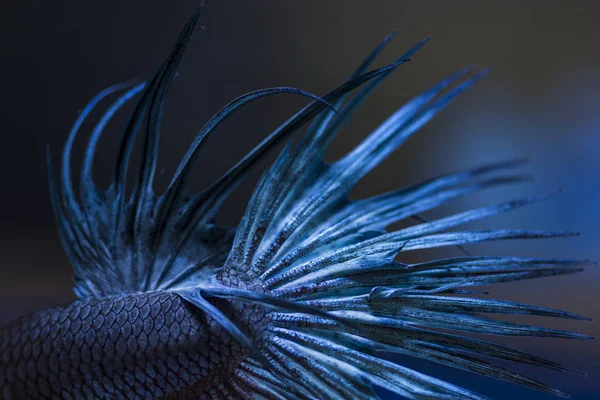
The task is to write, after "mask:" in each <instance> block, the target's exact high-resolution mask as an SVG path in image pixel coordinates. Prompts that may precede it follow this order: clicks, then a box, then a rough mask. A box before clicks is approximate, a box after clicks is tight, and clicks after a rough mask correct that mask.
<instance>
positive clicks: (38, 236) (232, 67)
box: [0, 0, 600, 400]
mask: <svg viewBox="0 0 600 400" xmlns="http://www.w3.org/2000/svg"><path fill="white" fill-rule="evenodd" d="M195 5H196V1H195V0H180V1H177V2H167V1H159V0H145V1H141V0H130V1H117V0H105V1H102V2H82V1H76V0H57V1H53V2H42V1H32V0H21V1H19V2H16V1H13V2H7V3H6V4H3V11H2V14H1V15H0V22H1V23H0V41H1V49H2V63H1V64H0V123H1V125H0V126H1V135H2V136H1V139H0V140H1V143H2V145H1V146H0V182H2V189H1V193H2V195H1V196H0V221H1V229H0V268H1V275H0V323H3V322H6V321H8V320H10V319H12V318H15V317H17V316H20V315H22V314H24V313H28V312H32V311H36V310H39V309H42V308H47V307H50V306H54V305H57V304H61V303H65V302H69V301H71V300H73V299H74V295H73V293H72V290H71V286H72V281H71V271H70V266H69V264H68V261H67V258H66V256H65V254H64V253H63V251H62V248H61V244H60V241H59V239H58V236H57V233H56V230H55V227H54V221H53V216H52V211H51V207H50V203H49V200H48V189H47V184H46V167H45V156H44V148H45V145H46V144H49V145H50V147H51V149H52V152H53V155H54V158H55V159H57V157H58V156H59V154H60V149H61V147H62V145H63V141H64V140H65V138H66V136H67V133H68V131H69V129H70V125H71V123H72V122H73V121H74V119H75V118H76V116H77V113H78V111H79V110H81V109H82V108H83V106H84V105H85V104H86V102H87V101H88V100H89V99H90V98H91V97H92V96H93V95H94V94H96V93H97V92H98V91H100V90H101V89H103V88H105V87H107V86H109V85H111V84H113V83H116V82H119V81H123V80H125V79H129V78H146V77H148V76H149V75H150V74H152V73H153V72H154V70H155V69H156V68H157V67H158V66H159V64H160V62H161V61H162V60H163V57H165V55H166V54H167V53H168V51H169V49H170V46H171V45H172V43H173V41H174V39H175V37H176V35H177V34H178V32H179V30H180V28H181V27H182V26H183V24H184V23H185V21H186V20H187V18H188V16H189V14H190V13H191V12H192V10H193V8H194V7H195ZM599 17H600V2H597V1H593V0H589V1H577V2H575V1H567V0H564V1H550V0H538V1H516V0H512V1H511V0H505V1H496V2H480V1H476V0H473V1H465V0H461V1H453V2H450V1H423V0H419V1H416V0H415V1H397V0H390V1H382V0H378V1H371V2H365V1H358V0H336V1H334V0H311V1H308V0H307V1H291V0H288V1H278V0H256V1H244V0H222V1H212V2H211V3H210V4H209V5H208V7H207V9H206V11H205V13H204V15H203V16H202V17H201V23H202V24H203V25H204V26H205V27H206V29H205V30H204V31H202V32H200V33H199V34H197V35H196V36H195V38H194V40H193V42H192V44H191V46H190V49H189V51H188V53H187V55H186V57H185V59H184V62H183V64H182V66H181V68H180V73H181V74H180V76H179V77H178V78H177V79H176V81H175V84H174V86H173V88H172V90H171V92H170V94H169V101H168V104H167V108H166V112H165V123H164V128H163V136H162V143H161V150H160V163H161V167H163V169H162V170H161V174H162V175H161V176H159V177H158V181H157V185H156V188H157V190H160V189H162V188H164V185H165V181H166V180H167V179H168V178H169V177H170V175H171V174H172V173H173V171H174V168H175V166H176V165H177V163H178V162H179V160H180V157H181V156H182V155H183V153H184V152H185V150H186V148H187V145H188V144H189V142H190V140H191V138H192V137H193V136H194V134H195V133H196V132H197V130H198V129H199V128H200V127H201V126H202V124H203V122H204V121H206V119H207V118H209V117H210V116H211V115H212V114H213V113H215V112H216V111H218V109H219V108H220V107H222V106H223V105H224V104H225V103H227V102H228V101H229V100H231V99H232V98H234V97H236V96H238V95H240V94H243V93H245V92H248V91H251V90H254V89H258V88H262V87H269V86H276V85H289V86H296V87H299V88H302V89H305V90H308V91H310V92H312V93H316V94H323V93H325V92H327V91H329V90H330V89H332V88H334V87H335V86H337V85H338V84H340V83H342V82H343V81H344V80H345V78H346V77H347V76H348V75H350V73H351V72H352V71H353V70H354V68H355V67H356V66H357V65H358V64H359V63H360V62H361V60H362V58H363V57H364V56H365V55H366V54H368V53H369V52H370V51H371V49H372V48H373V47H374V46H375V45H376V44H377V43H378V42H379V41H380V40H381V39H382V38H383V37H384V36H385V35H386V34H387V33H389V32H390V31H392V30H394V29H398V30H399V34H398V35H397V37H396V39H394V41H393V42H392V44H391V45H390V46H389V48H388V49H387V50H386V52H385V53H384V54H383V56H382V57H381V61H380V65H381V64H382V63H384V62H390V61H392V60H393V59H394V58H395V57H396V56H398V55H399V54H401V53H402V52H404V51H405V50H406V49H408V48H409V47H411V46H412V45H413V44H414V43H416V42H417V41H418V40H420V39H421V38H423V37H424V36H426V35H429V34H431V35H433V39H432V41H431V42H430V43H429V44H427V46H426V47H425V48H424V49H422V50H421V51H420V52H419V53H418V54H417V55H415V57H414V61H413V62H412V63H409V64H407V65H404V66H401V67H400V68H399V70H398V71H397V72H395V73H394V75H392V77H391V78H389V79H388V81H387V82H386V83H385V84H384V85H382V87H381V88H380V89H379V90H378V91H377V92H376V93H375V94H373V95H372V97H371V98H370V100H369V101H368V102H367V103H366V104H365V106H364V107H363V108H362V110H361V111H360V112H359V113H358V114H357V116H356V117H355V118H353V119H352V120H351V121H350V123H349V124H348V126H347V127H346V128H345V129H344V131H343V132H342V133H341V134H340V135H339V137H338V138H337V139H336V141H335V142H334V143H333V144H332V146H331V148H330V149H329V150H328V153H327V157H328V159H330V160H333V159H335V158H337V157H340V156H341V155H343V154H344V153H345V152H346V151H348V150H349V149H351V148H352V147H353V146H354V145H356V144H357V143H359V141H360V140H361V139H362V138H363V137H365V136H366V134H368V133H369V132H370V131H371V130H372V129H373V128H375V127H376V126H377V125H378V124H379V123H380V122H381V121H383V119H384V118H385V117H386V116H388V115H389V114H390V113H391V112H393V111H394V110H395V109H396V108H398V107H399V106H401V105H402V104H403V103H404V102H406V101H407V100H409V99H410V98H411V97H413V96H414V95H416V94H418V93H419V92H420V91H422V90H424V89H426V88H428V87H429V86H430V85H431V84H433V83H435V82H436V81H437V80H439V79H441V78H443V77H444V76H445V75H447V74H448V73H449V72H452V71H454V70H457V69H459V68H461V67H464V66H466V65H475V66H478V67H487V66H489V67H492V68H493V71H492V73H491V74H490V75H489V76H488V77H486V78H485V79H484V80H483V81H482V82H481V83H480V84H478V85H477V86H476V87H475V88H474V89H472V90H470V91H469V92H468V93H466V94H464V95H462V96H461V97H460V98H459V99H457V100H456V101H455V102H454V103H453V104H452V105H451V106H450V107H449V108H448V109H446V110H444V111H443V112H442V113H441V114H440V115H439V116H437V117H436V118H435V119H434V120H433V121H432V122H431V123H430V124H428V125H427V126H426V127H425V128H423V129H422V130H421V131H420V132H419V133H418V134H417V135H415V136H414V137H413V138H411V139H410V140H409V141H408V142H407V143H406V144H405V145H404V146H403V147H402V148H401V149H400V150H399V151H398V152H396V153H395V154H393V155H392V156H391V157H390V158H389V159H388V160H386V161H385V162H384V163H382V164H381V165H380V166H379V167H378V168H377V169H375V170H374V171H373V172H371V173H370V174H369V175H368V176H366V177H365V179H363V180H362V181H361V182H360V183H359V184H358V185H357V187H356V188H355V189H354V190H353V191H352V195H353V197H365V196H370V195H374V194H377V193H381V192H384V191H388V190H391V189H394V188H397V187H399V186H402V185H407V184H411V183H416V182H418V181H420V180H423V179H427V178H431V177H434V176H437V175H440V174H442V173H447V172H451V171H455V170H459V169H464V168H468V167H473V166H476V165H479V164H482V163H486V162H490V161H497V160H507V159H513V158H520V157H529V158H530V160H531V161H530V163H529V164H528V165H525V166H524V167H521V168H520V169H519V171H517V172H522V173H525V174H532V175H533V176H534V179H533V181H532V182H530V183H527V184H523V185H518V186H512V187H504V188H499V189H493V190H489V191H486V192H483V193H481V194H478V195H475V196H472V197H469V198H468V199H464V200H459V201H455V202H453V203H452V204H449V205H448V206H445V207H442V208H440V209H437V210H434V211H432V212H430V213H428V214H427V216H428V217H429V218H435V217H439V216H442V215H447V214H448V213H451V212H457V211H460V210H464V209H467V208H469V207H475V206H481V205H484V204H487V205H489V204H495V203H499V202H502V201H505V200H509V199H514V198H518V197H521V196H528V195H534V194H539V193H544V192H548V191H552V190H554V189H555V188H556V187H559V186H562V187H563V191H562V193H560V194H558V195H555V196H553V197H552V198H550V199H548V200H546V201H544V202H542V203H538V204H535V205H533V206H530V207H526V208H524V209H519V210H517V211H514V212H511V213H508V214H502V215H501V216H497V217H494V218H489V219H486V220H484V221H480V222H478V223H476V224H469V225H468V226H467V227H461V229H462V228H475V229H483V228H492V227H493V228H534V229H567V230H576V231H580V232H581V233H582V235H581V236H580V237H576V238H568V239H554V240H544V241H515V242H503V243H493V244H481V245H473V246H469V250H470V251H471V252H472V253H473V254H475V255H484V254H485V255H490V254H494V255H495V254H497V255H509V254H510V255H522V256H542V257H570V258H585V259H595V260H599V259H600V251H599V249H600V246H599V245H600V228H599V227H598V223H599V222H600V211H598V208H597V205H598V203H599V200H600V181H598V179H597V176H598V173H599V172H600V146H599V145H600V131H599V127H600V112H598V104H599V102H598V100H597V98H598V93H600V46H598V43H600V42H599V40H600V28H599V26H598V22H597V21H598V18H599ZM305 104H306V101H305V100H304V99H300V98H296V97H293V96H280V97H276V98H270V99H266V100H263V101H261V102H260V103H257V104H256V105H253V106H250V107H247V108H246V109H244V110H242V111H241V112H239V113H238V114H237V115H236V116H235V117H234V118H232V119H231V120H230V121H228V122H227V123H226V124H225V125H224V126H223V127H222V129H221V131H220V134H219V135H217V136H215V137H214V138H213V139H211V141H210V147H209V151H207V152H205V154H204V158H203V159H202V160H200V162H199V163H198V164H197V168H196V176H195V182H194V184H195V185H197V187H196V188H197V189H198V190H200V189H201V188H202V187H204V186H205V185H207V184H209V183H210V182H212V180H213V179H215V178H216V177H217V176H218V175H219V174H220V173H222V172H224V171H225V170H226V169H228V168H229V167H230V166H231V165H233V163H234V162H235V161H236V160H237V159H238V158H239V157H240V156H241V155H243V154H245V153H246V152H247V151H248V150H249V149H250V148H252V146H254V145H255V144H256V143H258V142H259V141H260V140H261V139H262V138H263V137H265V136H266V135H267V134H268V133H269V132H270V131H271V130H272V129H273V128H275V127H276V126H277V125H278V124H279V123H281V122H283V121H284V120H285V119H286V118H287V117H288V116H289V115H290V114H291V113H293V112H294V111H295V110H297V109H298V108H299V107H301V106H303V105H305ZM126 115H127V113H126V112H125V113H122V114H120V116H119V117H118V118H116V120H115V122H114V123H113V124H111V126H110V133H111V134H108V135H106V137H105V138H104V139H103V141H102V142H101V145H100V147H99V153H98V156H97V158H96V160H97V163H96V169H95V171H94V173H95V178H96V179H97V182H98V183H99V185H101V186H106V185H107V184H108V182H109V178H110V176H111V173H112V166H113V164H114V159H115V149H116V141H117V139H118V138H119V134H120V132H121V128H122V124H123V123H124V121H125V120H126ZM94 117H97V115H96V114H94V115H93V117H92V119H94ZM91 126H92V125H91V124H86V125H85V126H84V129H88V130H89V129H90V127H91ZM84 144H85V140H80V141H79V142H78V143H77V144H76V146H75V151H74V154H75V155H74V157H73V161H74V166H75V167H74V169H75V170H76V169H77V168H76V165H78V163H79V162H80V160H81V158H80V156H79V155H80V153H81V151H82V149H83V146H84ZM271 159H272V158H271ZM267 161H268V160H267ZM266 164H267V163H266V162H265V163H263V165H262V166H261V168H263V167H264V165H266ZM261 168H258V169H257V170H256V171H254V172H253V173H252V174H251V175H250V176H249V177H248V179H247V180H246V182H244V184H242V185H241V186H240V187H239V189H238V190H236V192H235V193H234V194H233V196H231V198H230V199H229V200H228V201H227V202H226V203H225V205H224V206H223V209H222V211H221V214H220V216H219V222H220V223H222V224H224V225H235V224H236V223H237V221H238V219H239V218H240V216H241V215H242V213H243V211H244V208H245V204H246V201H247V199H248V197H249V195H250V191H251V190H252V187H253V185H254V182H255V181H256V179H257V177H258V175H259V173H260V172H261ZM457 254H460V253H458V252H457V250H456V249H444V250H443V251H436V252H422V253H419V254H410V255H408V256H406V258H405V256H404V255H402V258H401V260H407V261H412V260H416V259H427V258H428V257H432V256H436V257H437V256H453V255H457ZM599 284H600V272H599V267H597V266H590V267H588V268H587V269H586V270H585V271H584V272H582V273H579V274H575V275H569V276H563V277H558V278H546V279H540V280H537V281H535V280H534V281H523V282H519V283H512V284H502V285H497V286H493V287H490V288H488V290H489V291H490V292H491V293H492V295H493V296H495V297H496V298H503V299H510V300H515V301H521V302H528V303H531V304H536V305H540V306H545V307H552V308H561V309H566V310H568V311H571V312H576V313H580V314H583V315H586V316H589V317H593V318H596V320H597V319H598V317H599V316H600V315H599V311H598V309H599V306H600V301H599V300H600V294H599V290H598V287H599ZM513 320H518V321H519V322H529V323H536V324H542V325H544V326H548V327H553V328H560V329H569V330H574V331H577V332H581V333H586V334H590V335H596V336H598V335H600V324H599V323H598V322H597V321H594V322H578V321H575V322H573V321H554V320H538V319H534V318H518V319H517V318H513ZM498 341H499V342H501V343H503V344H509V345H511V346H514V347H516V348H519V349H521V350H524V351H529V352H533V353H535V354H539V355H543V356H545V357H547V358H550V359H552V360H555V361H559V362H561V363H564V364H566V365H568V366H571V367H574V368H576V369H578V370H582V371H584V372H586V373H588V374H589V377H588V378H582V377H578V376H571V375H565V374H559V373H553V372H547V371H543V370H536V369H532V368H522V367H521V368H519V367H518V366H517V367H515V369H516V370H518V371H519V372H526V373H528V374H530V375H531V376H532V377H534V378H537V379H541V380H543V381H544V382H547V383H550V384H552V385H554V386H556V387H557V388H559V389H561V390H563V391H565V392H567V393H570V394H571V395H572V396H573V398H574V399H582V400H583V399H597V398H600V384H599V382H600V346H599V342H598V341H582V342H577V341H564V340H563V341H561V340H543V339H527V338H524V339H519V338H517V339H515V338H501V339H499V340H498ZM399 360H400V361H401V362H402V363H403V364H405V365H407V366H409V367H412V368H415V369H417V370H419V371H422V372H425V373H430V374H435V375H436V376H438V377H440V378H443V379H450V380H452V381H453V382H454V383H457V384H460V385H463V386H466V387H467V388H469V389H473V390H476V391H479V392H481V393H483V394H486V395H489V396H492V397H494V398H498V399H550V398H552V397H551V396H547V395H544V394H539V393H536V392H533V391H531V390H528V389H523V388H518V387H513V386H512V385H509V384H504V383H500V382H497V381H495V380H493V379H488V378H484V377H480V376H476V375H474V374H469V373H463V372H457V371H453V370H451V369H448V368H445V367H439V366H437V365H434V364H431V363H428V362H424V361H418V360H414V359H412V358H409V357H406V358H401V359H399Z"/></svg>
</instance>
